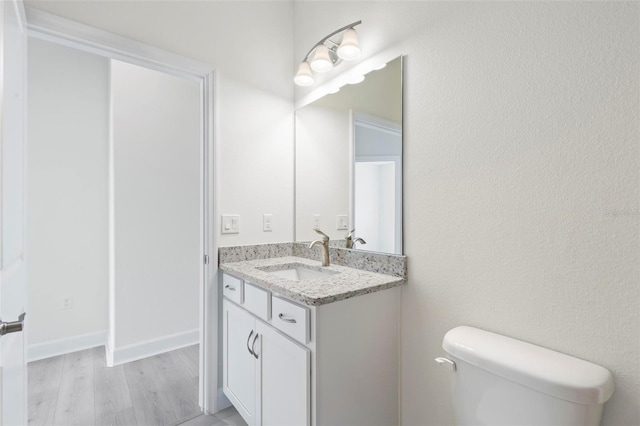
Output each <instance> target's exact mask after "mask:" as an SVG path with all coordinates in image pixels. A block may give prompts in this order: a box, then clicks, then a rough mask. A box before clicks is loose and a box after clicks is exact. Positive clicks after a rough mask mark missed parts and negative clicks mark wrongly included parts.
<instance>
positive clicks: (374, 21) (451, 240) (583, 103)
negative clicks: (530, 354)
mask: <svg viewBox="0 0 640 426" xmlns="http://www.w3.org/2000/svg"><path fill="white" fill-rule="evenodd" d="M294 17H295V40H296V44H295V49H294V51H295V57H296V58H300V57H302V55H304V53H306V51H307V50H308V49H309V47H310V46H311V45H312V44H313V43H314V42H316V41H317V39H319V38H320V37H322V36H323V35H324V34H327V33H329V32H331V31H332V30H334V29H336V28H339V27H340V26H342V25H345V24H346V23H349V22H353V21H355V20H357V19H362V21H363V24H362V25H361V26H360V27H359V28H361V30H360V31H359V32H360V39H361V44H362V47H363V49H364V52H365V58H364V59H366V58H367V57H370V56H371V55H376V54H381V55H382V54H386V55H387V56H388V57H393V55H397V54H406V55H407V58H406V59H407V61H406V70H405V101H404V107H405V109H404V123H405V126H404V142H405V145H404V146H405V156H404V158H405V164H404V166H405V201H404V202H405V237H406V240H405V251H406V254H407V255H408V256H409V283H408V285H407V286H406V287H405V288H404V289H403V306H402V311H403V315H402V342H403V343H402V416H403V424H405V425H445V424H452V415H451V410H450V406H449V401H448V394H447V392H448V381H447V371H445V369H439V368H438V367H437V366H436V364H435V363H434V362H433V361H432V360H433V358H434V357H436V356H440V355H442V354H443V351H442V349H441V341H442V337H443V335H444V333H445V332H446V331H447V330H449V329H451V328H453V327H455V326H457V325H461V324H468V325H472V326H477V327H480V328H484V329H488V330H492V331H495V332H498V333H502V334H506V335H509V336H513V337H516V338H519V339H523V340H526V341H529V342H532V343H535V344H539V345H542V346H545V347H548V348H551V349H554V350H558V351H561V352H565V353H568V354H571V355H574V356H577V357H581V358H584V359H587V360H590V361H592V362H595V363H597V364H600V365H603V366H605V367H607V368H609V369H610V370H611V371H612V373H613V375H614V380H615V382H616V390H615V393H614V395H613V398H612V399H611V400H610V402H609V403H608V404H607V406H606V407H605V413H604V419H603V424H604V425H619V426H629V425H637V424H640V388H639V387H640V347H639V346H640V341H639V336H640V328H639V325H640V317H639V309H640V300H639V295H640V291H639V282H638V277H639V275H640V270H639V265H640V262H638V259H639V257H640V250H639V247H640V240H639V220H640V216H639V215H638V210H639V207H640V206H639V204H640V199H639V194H640V191H639V189H640V185H639V177H638V170H640V162H639V155H638V138H639V137H640V134H639V128H640V126H639V120H640V118H639V117H640V105H639V100H638V93H639V91H640V81H639V79H640V57H639V55H638V52H639V51H640V46H639V44H640V26H639V25H638V22H639V21H640V4H639V3H625V2H612V3H606V2H570V3H566V2H557V3H554V2H541V3H537V2H527V3H522V2H491V3H489V2H468V3H463V2H366V3H365V2H333V3H331V7H326V3H324V2H296V3H295V15H294ZM305 93H306V92H305V91H304V90H300V91H299V92H298V96H297V97H299V98H301V97H302V96H304V95H305Z"/></svg>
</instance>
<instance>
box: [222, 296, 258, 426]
mask: <svg viewBox="0 0 640 426" xmlns="http://www.w3.org/2000/svg"><path fill="white" fill-rule="evenodd" d="M222 316H223V321H222V323H223V325H222V327H223V331H222V333H223V343H222V345H223V346H222V350H223V367H222V368H223V378H222V390H223V391H224V394H225V395H226V396H227V398H229V400H230V401H231V402H232V403H233V405H234V406H235V407H236V409H237V410H238V412H239V413H240V415H241V416H242V418H244V420H245V421H246V422H247V423H248V424H249V425H250V426H253V425H256V424H259V423H258V422H257V419H256V413H257V411H258V407H257V406H256V390H257V387H258V385H259V384H258V382H257V380H258V377H259V373H260V372H259V371H258V370H257V368H258V367H259V364H258V363H257V362H256V358H255V357H256V355H254V352H253V350H252V347H254V348H255V344H256V339H257V338H258V335H257V334H256V333H257V332H256V329H255V325H256V321H255V319H254V318H253V317H252V316H251V315H250V314H249V313H247V312H246V311H245V310H244V309H242V308H239V307H238V306H236V305H234V304H233V303H231V302H229V301H227V300H224V301H223V303H222Z"/></svg>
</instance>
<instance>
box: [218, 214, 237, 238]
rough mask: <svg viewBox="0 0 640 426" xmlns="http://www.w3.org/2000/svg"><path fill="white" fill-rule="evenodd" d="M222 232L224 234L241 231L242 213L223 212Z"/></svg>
mask: <svg viewBox="0 0 640 426" xmlns="http://www.w3.org/2000/svg"><path fill="white" fill-rule="evenodd" d="M221 232H222V233H223V234H239V233H240V215H239V214H223V215H222V230H221Z"/></svg>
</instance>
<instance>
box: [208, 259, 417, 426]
mask: <svg viewBox="0 0 640 426" xmlns="http://www.w3.org/2000/svg"><path fill="white" fill-rule="evenodd" d="M220 269H221V270H222V271H223V274H222V286H223V289H222V292H223V295H224V298H223V306H222V309H223V391H224V393H225V395H226V396H227V397H228V398H229V400H230V401H231V402H232V403H233V405H234V406H235V407H236V409H237V410H238V412H239V413H240V414H241V415H242V417H243V418H244V419H245V420H246V421H247V423H248V424H249V425H339V424H349V425H373V424H380V425H383V424H384V425H395V424H398V423H399V408H398V398H399V387H398V379H399V373H398V362H399V360H398V353H399V336H398V329H399V313H400V312H399V306H400V287H399V286H400V285H401V284H403V283H404V281H405V280H404V278H402V277H398V276H394V275H385V274H381V273H375V272H369V271H364V270H360V269H354V268H350V267H346V266H340V265H331V266H328V267H322V268H321V267H320V266H319V262H318V261H316V260H311V259H307V258H302V257H293V256H286V257H276V258H269V259H256V260H248V261H239V262H230V263H222V262H221V264H220Z"/></svg>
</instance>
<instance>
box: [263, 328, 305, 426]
mask: <svg viewBox="0 0 640 426" xmlns="http://www.w3.org/2000/svg"><path fill="white" fill-rule="evenodd" d="M256 323H257V324H256V331H257V332H258V334H259V336H260V338H259V340H258V342H259V344H258V345H256V346H255V348H256V349H255V352H256V355H257V356H258V357H259V360H260V370H261V372H262V375H261V380H260V385H261V389H260V395H259V396H260V398H261V403H260V407H261V410H260V416H261V419H260V422H259V424H261V425H264V426H301V425H309V424H311V423H310V413H311V409H310V407H311V394H310V391H311V390H310V380H311V379H310V376H311V373H310V371H311V369H310V367H311V366H310V362H311V353H310V352H309V350H308V349H307V348H305V347H303V346H300V345H299V344H297V343H295V342H294V341H293V340H291V339H289V338H287V337H285V336H283V335H282V334H280V333H279V332H277V331H276V330H275V329H273V328H272V327H270V326H268V325H264V324H262V323H261V322H260V321H256Z"/></svg>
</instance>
